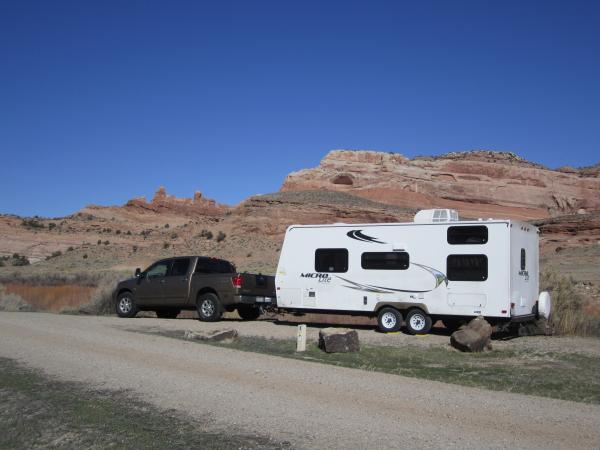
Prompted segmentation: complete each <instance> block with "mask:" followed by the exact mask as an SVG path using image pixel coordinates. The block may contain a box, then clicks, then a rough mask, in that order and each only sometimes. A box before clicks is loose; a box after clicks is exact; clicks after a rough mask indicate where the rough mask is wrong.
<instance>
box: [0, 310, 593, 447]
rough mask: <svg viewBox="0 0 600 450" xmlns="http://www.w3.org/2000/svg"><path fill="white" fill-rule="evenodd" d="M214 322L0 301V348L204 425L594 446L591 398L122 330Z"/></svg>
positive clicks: (351, 440)
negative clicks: (35, 309) (61, 311)
mask: <svg viewBox="0 0 600 450" xmlns="http://www.w3.org/2000/svg"><path fill="white" fill-rule="evenodd" d="M255 324H258V323H255ZM217 325H218V324H204V323H200V322H197V321H180V320H174V321H173V320H172V321H168V320H159V319H118V318H114V317H81V316H64V315H53V314H41V313H40V314H38V313H0V356H2V357H8V358H13V359H16V360H18V361H19V362H21V363H23V364H25V365H27V366H30V367H34V368H39V369H43V370H44V371H45V372H46V373H47V374H48V375H50V376H53V377H57V378H59V379H63V380H68V381H80V382H85V383H89V384H90V385H91V386H92V387H98V388H111V389H124V390H127V391H129V392H131V393H134V394H136V395H139V397H140V399H143V400H145V401H149V402H151V403H153V404H155V405H157V406H159V407H161V408H173V409H176V410H180V411H183V412H185V413H187V414H189V415H191V416H194V417H198V418H202V419H203V420H206V418H210V420H211V423H213V424H214V427H215V429H221V430H232V431H241V432H246V433H256V434H258V433H260V434H267V435H270V436H272V437H273V438H274V439H277V440H279V441H289V442H291V443H292V445H293V446H294V447H297V448H303V447H304V448H308V447H322V448H374V447H375V448H381V447H395V448H408V447H410V448H434V447H436V448H437V447H453V448H481V447H485V448H507V447H518V448H598V446H599V443H600V407H598V406H594V405H585V404H581V403H574V402H567V401H561V400H553V399H547V398H539V397H532V396H524V395H518V394H509V393H503V392H492V391H486V390H480V389H473V388H466V387H461V386H456V385H449V384H443V383H438V382H433V381H425V380H417V379H412V378H404V377H400V376H396V375H388V374H383V373H373V372H366V371H361V370H356V369H347V368H341V367H334V366H329V365H321V364H315V363H310V362H304V361H296V360H292V359H283V358H277V357H271V356H267V355H261V354H254V353H247V352H239V351H235V350H229V349H224V348H217V347H212V346H207V345H201V344H197V343H193V342H186V341H180V340H176V339H171V338H167V337H162V336H156V335H148V334H141V333H136V332H132V331H130V330H135V329H137V330H140V331H142V330H144V329H149V328H158V329H170V328H171V329H172V328H173V327H183V328H184V329H194V330H200V329H209V328H211V327H212V328H214V327H215V326H217ZM232 325H233V326H235V327H236V328H239V329H240V332H241V333H242V334H244V333H246V332H247V330H246V331H245V329H244V327H247V326H248V325H250V324H247V323H240V322H229V323H228V324H227V326H232ZM254 326H256V327H259V328H260V327H269V326H270V327H278V325H275V324H269V323H266V324H264V325H263V324H260V325H254ZM220 327H221V328H222V327H223V324H221V325H220ZM285 329H287V330H288V333H289V332H290V331H292V335H293V332H295V329H294V328H293V327H285V328H280V329H279V331H277V332H276V333H283V331H281V330H285ZM365 333H366V332H365ZM381 338H382V337H381V336H377V339H381ZM445 339H447V337H446V338H445Z"/></svg>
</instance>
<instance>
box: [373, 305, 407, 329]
mask: <svg viewBox="0 0 600 450" xmlns="http://www.w3.org/2000/svg"><path fill="white" fill-rule="evenodd" d="M401 326H402V314H401V313H400V311H398V310H397V309H396V308H390V307H387V308H383V309H382V310H381V311H379V314H378V315H377V327H378V328H379V331H382V332H383V333H391V332H394V331H398V330H399V329H400V327H401Z"/></svg>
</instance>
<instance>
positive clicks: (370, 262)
mask: <svg viewBox="0 0 600 450" xmlns="http://www.w3.org/2000/svg"><path fill="white" fill-rule="evenodd" d="M360 265H361V266H362V268H363V269H367V270H406V269H408V266H409V256H408V253H406V252H368V253H363V254H362V255H361V257H360Z"/></svg>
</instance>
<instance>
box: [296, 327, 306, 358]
mask: <svg viewBox="0 0 600 450" xmlns="http://www.w3.org/2000/svg"><path fill="white" fill-rule="evenodd" d="M296 338H297V339H296V351H297V352H304V351H306V325H298V334H297V336H296Z"/></svg>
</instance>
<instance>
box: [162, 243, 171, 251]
mask: <svg viewBox="0 0 600 450" xmlns="http://www.w3.org/2000/svg"><path fill="white" fill-rule="evenodd" d="M169 245H171V244H169V243H168V242H163V249H167V248H169Z"/></svg>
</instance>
